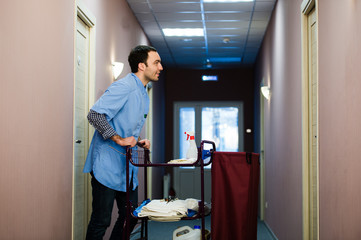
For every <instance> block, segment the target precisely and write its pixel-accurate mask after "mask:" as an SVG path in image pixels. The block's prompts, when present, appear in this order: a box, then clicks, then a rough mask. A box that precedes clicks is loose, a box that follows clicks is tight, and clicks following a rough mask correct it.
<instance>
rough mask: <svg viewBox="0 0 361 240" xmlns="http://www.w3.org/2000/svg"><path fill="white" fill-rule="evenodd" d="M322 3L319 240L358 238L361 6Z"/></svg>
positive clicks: (351, 1) (349, 0) (348, 0)
mask: <svg viewBox="0 0 361 240" xmlns="http://www.w3.org/2000/svg"><path fill="white" fill-rule="evenodd" d="M318 2H319V13H318V22H319V30H318V31H319V114H320V129H319V131H320V239H335V240H336V239H350V240H353V239H360V238H361V228H360V223H361V208H360V207H359V204H360V200H361V174H360V169H361V161H360V155H361V148H360V146H361V123H360V119H361V108H360V106H361V95H360V91H359V89H361V77H360V76H361V67H360V66H361V65H360V57H361V25H360V23H361V2H360V1H358V0H344V1H336V0H331V1H330V0H319V1H318Z"/></svg>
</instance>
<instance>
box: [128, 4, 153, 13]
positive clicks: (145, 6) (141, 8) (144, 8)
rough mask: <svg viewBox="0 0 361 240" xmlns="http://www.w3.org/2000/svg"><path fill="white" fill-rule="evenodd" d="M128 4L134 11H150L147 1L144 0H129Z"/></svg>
mask: <svg viewBox="0 0 361 240" xmlns="http://www.w3.org/2000/svg"><path fill="white" fill-rule="evenodd" d="M129 6H130V7H131V8H132V10H133V12H135V13H150V12H151V11H150V9H149V6H148V3H146V2H134V1H130V2H129Z"/></svg>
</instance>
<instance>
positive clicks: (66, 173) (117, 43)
mask: <svg viewBox="0 0 361 240" xmlns="http://www.w3.org/2000/svg"><path fill="white" fill-rule="evenodd" d="M139 1H141V0H139ZM159 1H160V2H161V1H163V0H159ZM192 1H193V0H192ZM78 2H81V3H82V4H83V5H84V6H86V8H87V9H88V10H89V14H90V15H92V16H93V17H94V19H95V20H94V22H92V23H93V24H94V26H95V27H94V28H93V29H90V34H91V35H92V36H93V37H94V38H95V39H96V40H95V41H94V42H92V44H93V45H92V47H93V51H91V54H90V55H91V56H92V57H93V58H94V59H96V61H95V62H94V65H92V67H91V70H92V74H93V75H92V77H93V80H94V81H93V86H91V87H92V92H91V98H94V99H93V100H95V99H98V98H99V97H100V96H101V95H102V93H103V92H104V91H105V90H106V89H107V87H108V86H109V85H110V84H111V83H112V82H113V81H114V77H113V74H112V63H113V62H115V61H121V62H124V63H126V62H127V55H128V53H129V50H130V49H131V48H132V47H134V46H135V45H139V44H147V45H148V44H151V43H150V41H149V40H148V38H147V36H146V34H145V32H144V30H143V29H142V28H141V26H140V24H139V23H138V22H137V20H136V18H135V16H134V14H133V12H132V11H131V9H130V8H129V6H128V4H127V3H126V1H125V0H108V1H103V0H79V1H78V0H77V1H73V0H63V1H55V0H50V1H49V0H33V1H22V0H12V1H1V3H0V12H1V14H0V29H1V30H0V31H1V33H0V79H1V80H0V112H1V118H0V131H1V134H0V161H1V168H0V195H1V199H0V211H1V215H0V236H1V237H0V238H1V239H9V240H22V239H36V240H48V239H54V240H58V239H59V240H63V239H65V240H68V239H72V234H73V229H72V227H73V226H72V220H73V213H72V211H73V196H74V195H75V194H76V193H75V192H74V191H73V180H74V179H73V170H74V162H73V148H74V144H75V140H76V139H75V138H74V131H73V129H74V79H75V66H76V65H77V64H81V63H82V59H80V60H79V59H78V58H77V56H75V38H76V34H75V21H76V15H77V6H78V5H77V3H78ZM310 2H314V3H316V5H315V6H316V10H315V11H316V15H315V16H316V20H317V24H318V25H317V31H315V33H316V36H317V44H315V45H314V47H315V51H316V53H317V58H316V59H315V62H314V64H315V65H314V66H317V71H315V72H314V73H313V74H314V75H315V76H316V78H317V80H318V86H317V87H318V88H317V91H315V92H316V93H317V98H316V100H317V101H316V102H317V104H318V108H315V115H317V117H318V127H319V128H318V130H317V133H318V134H317V135H315V136H313V135H312V134H309V135H310V136H312V138H310V139H308V140H307V139H306V141H309V142H313V139H317V140H318V143H317V144H318V151H319V152H318V153H319V154H318V156H317V157H316V158H317V159H318V161H317V163H318V165H317V167H315V169H316V171H315V172H316V173H317V175H316V176H317V177H315V181H316V186H318V190H316V192H317V193H318V201H316V203H315V204H314V206H315V208H314V209H315V210H314V211H313V213H314V212H317V213H318V216H317V217H315V218H311V217H309V214H310V212H312V209H311V210H310V211H308V210H307V209H306V210H305V208H304V206H306V205H307V202H308V200H309V196H307V194H305V193H307V191H305V188H308V186H309V185H308V182H307V181H305V179H307V178H308V176H306V175H307V174H304V171H305V169H306V168H307V166H305V165H306V163H305V160H304V159H305V152H306V151H305V145H304V142H305V139H304V138H305V131H306V132H307V130H305V125H304V118H305V111H304V108H305V106H309V105H308V102H307V101H306V100H305V99H307V98H305V95H308V94H309V93H306V92H305V88H304V79H305V78H307V76H305V71H304V68H307V67H305V64H304V63H305V59H304V57H303V56H304V55H305V52H307V51H306V50H305V46H304V45H303V37H304V33H303V30H302V21H303V20H302V19H303V18H302V17H303V16H304V15H305V14H304V13H303V12H302V11H301V7H302V6H301V5H302V4H303V3H304V1H303V0H278V1H277V3H276V6H275V9H274V12H273V14H272V17H271V21H270V23H269V25H268V26H267V30H266V33H265V37H264V39H263V41H262V45H261V47H260V48H259V49H257V51H258V55H257V59H256V63H255V64H254V65H253V66H248V67H245V66H240V67H239V68H235V69H230V70H227V71H226V70H224V69H220V70H215V71H211V73H219V75H220V76H222V77H223V78H220V80H219V82H218V83H209V82H208V83H207V84H204V83H201V81H200V79H201V78H200V76H201V74H202V73H201V71H202V70H199V71H190V70H189V69H177V68H168V69H167V68H166V63H164V66H165V71H164V74H162V75H161V79H160V81H159V82H158V83H156V84H153V86H152V100H153V103H152V123H151V125H150V126H151V129H152V131H153V139H152V144H153V145H154V146H157V148H154V150H153V151H152V154H153V157H154V159H156V160H157V161H159V162H165V161H168V160H169V159H172V157H173V145H172V142H173V133H172V131H173V125H172V124H173V115H172V114H173V111H172V110H173V104H174V102H176V101H185V100H188V99H190V100H193V101H226V100H236V101H242V102H243V104H244V116H245V117H244V132H245V134H244V139H243V140H244V143H245V150H247V151H248V150H250V151H253V152H257V153H262V154H264V157H265V162H264V167H265V168H264V177H265V178H264V196H263V199H264V212H263V220H264V222H265V223H266V224H267V225H268V226H269V228H270V229H271V230H272V232H273V233H274V234H275V236H276V237H277V238H278V239H280V240H290V239H291V240H306V239H311V237H310V234H309V230H310V229H311V230H312V229H313V228H312V227H316V230H315V232H316V233H317V236H316V237H315V238H314V239H321V240H339V239H346V240H358V239H360V237H361V228H360V226H359V225H360V222H361V208H359V207H357V206H358V205H357V204H358V203H359V201H360V199H361V191H360V189H361V175H360V174H359V169H361V161H359V159H360V154H361V149H360V143H361V124H360V123H359V122H360V121H359V119H360V118H361V111H360V105H361V95H360V94H359V89H360V88H361V81H360V76H361V68H360V66H359V65H360V56H361V47H360V42H361V28H360V24H359V23H360V22H361V2H360V1H359V0H343V1H338V0H315V1H310ZM95 29H96V30H95ZM306 55H307V53H306ZM129 72H130V68H129V66H127V64H125V65H124V69H123V72H122V74H121V76H120V77H124V76H125V75H126V74H128V73H129ZM207 73H208V71H207ZM262 84H264V85H267V86H269V87H270V92H271V96H270V99H269V100H265V99H264V98H261V95H260V94H261V93H260V87H261V85H262ZM189 86H190V87H189ZM184 88H187V89H188V90H189V91H183V90H184ZM198 89H202V91H203V92H202V93H199V91H198ZM261 99H262V100H261ZM261 101H263V104H264V108H263V114H264V115H263V120H264V122H263V123H264V140H265V141H264V149H261V147H260V145H261V138H260V135H261V127H260V125H261V123H262V121H261V114H260V106H261ZM83 120H85V119H83ZM247 129H251V132H246V130H247ZM263 151H264V152H263ZM163 174H164V172H163V171H161V170H154V171H153V172H152V181H153V186H154V187H153V189H152V194H153V196H159V195H161V194H162V176H163ZM84 190H86V191H87V190H89V189H84ZM88 206H90V204H88ZM88 206H85V207H84V208H86V210H89V208H88ZM86 217H87V216H84V218H86ZM305 219H306V220H305ZM310 219H311V220H310ZM313 221H315V222H317V221H318V224H313V225H312V223H313ZM19 226H22V228H21V230H19Z"/></svg>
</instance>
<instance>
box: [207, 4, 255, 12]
mask: <svg viewBox="0 0 361 240" xmlns="http://www.w3.org/2000/svg"><path fill="white" fill-rule="evenodd" d="M253 5H254V3H253V2H245V3H204V4H203V6H204V11H205V12H207V11H242V12H251V11H252V10H253Z"/></svg>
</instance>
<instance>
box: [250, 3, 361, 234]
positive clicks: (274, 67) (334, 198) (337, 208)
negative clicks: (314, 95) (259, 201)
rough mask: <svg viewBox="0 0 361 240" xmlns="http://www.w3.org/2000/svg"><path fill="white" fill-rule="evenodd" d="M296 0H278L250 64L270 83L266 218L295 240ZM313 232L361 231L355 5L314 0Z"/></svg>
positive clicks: (358, 7) (298, 225) (360, 12)
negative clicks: (316, 180)
mask: <svg viewBox="0 0 361 240" xmlns="http://www.w3.org/2000/svg"><path fill="white" fill-rule="evenodd" d="M301 2H302V0H278V2H277V5H276V8H275V12H274V15H273V17H272V21H271V22H270V25H269V28H268V31H267V35H266V37H265V39H264V43H263V47H262V49H261V51H260V55H259V58H258V64H257V68H256V79H257V81H258V82H260V81H261V80H262V78H264V79H265V81H266V83H269V84H270V86H271V91H272V96H271V100H270V101H269V102H267V104H266V109H265V118H266V119H265V122H266V123H265V125H266V149H265V150H266V164H265V165H266V201H267V202H268V203H269V207H268V208H267V209H266V219H265V220H266V223H267V224H268V225H269V226H270V227H271V229H272V231H273V232H274V233H275V234H276V236H277V237H278V238H279V239H302V165H301V164H302V152H301V150H302V149H301V148H302V142H301V131H302V129H301V106H302V105H301V97H302V95H301V94H302V93H301V35H300V33H301V23H300V19H301V16H300V5H301ZM317 2H318V4H319V5H318V9H319V12H318V14H319V15H318V29H319V30H318V34H319V35H318V36H319V39H318V41H319V121H320V127H319V130H320V133H319V140H320V159H319V161H320V209H319V210H320V239H351V240H352V239H359V238H360V236H361V230H360V227H359V226H360V222H361V209H360V208H359V207H358V204H359V202H360V199H361V186H360V185H361V175H360V169H361V162H360V161H359V159H360V157H359V156H360V142H361V124H360V120H359V119H360V118H361V111H360V104H361V96H360V95H359V94H358V89H359V88H360V87H361V82H360V75H361V68H360V64H359V63H360V60H359V58H360V56H361V47H360V42H361V27H360V24H359V23H360V22H361V4H360V2H359V1H356V0H346V1H342V3H341V2H340V1H335V0H332V1H329V0H318V1H317Z"/></svg>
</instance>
